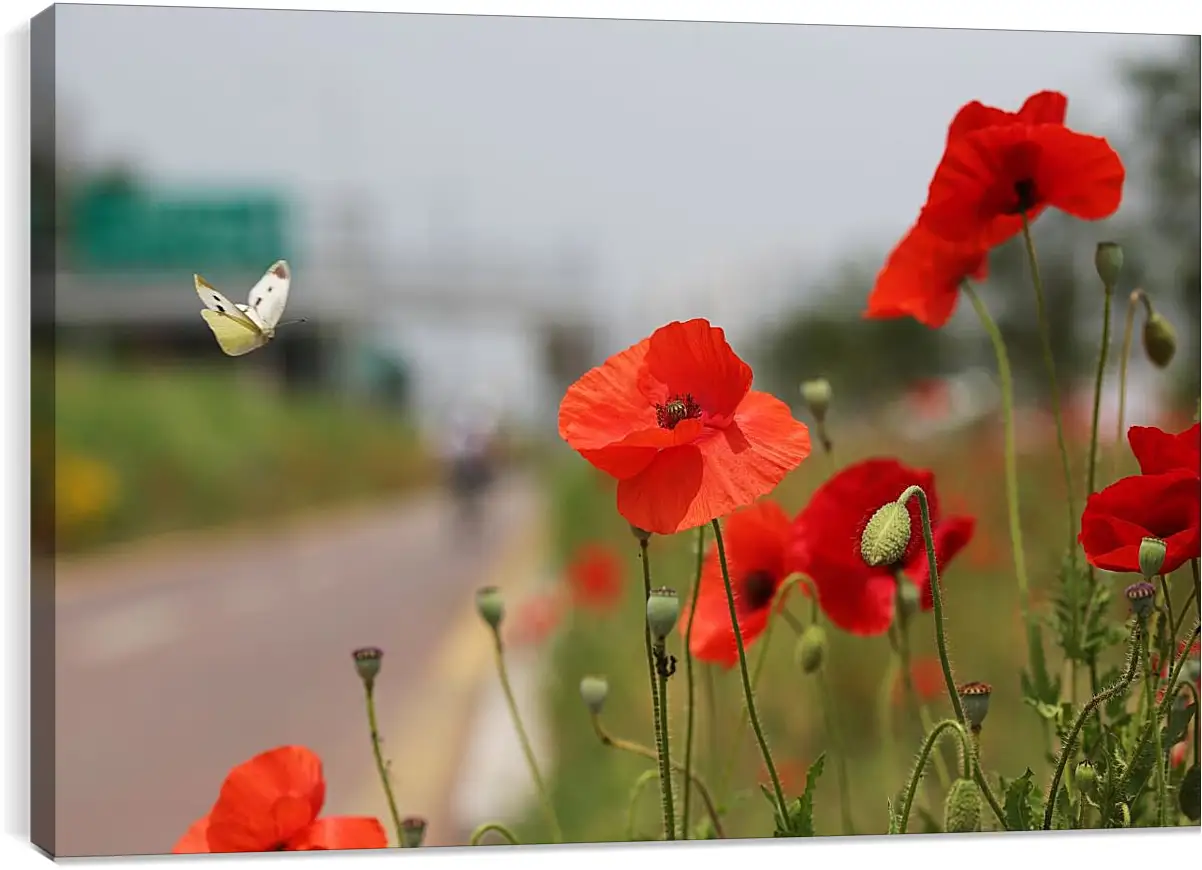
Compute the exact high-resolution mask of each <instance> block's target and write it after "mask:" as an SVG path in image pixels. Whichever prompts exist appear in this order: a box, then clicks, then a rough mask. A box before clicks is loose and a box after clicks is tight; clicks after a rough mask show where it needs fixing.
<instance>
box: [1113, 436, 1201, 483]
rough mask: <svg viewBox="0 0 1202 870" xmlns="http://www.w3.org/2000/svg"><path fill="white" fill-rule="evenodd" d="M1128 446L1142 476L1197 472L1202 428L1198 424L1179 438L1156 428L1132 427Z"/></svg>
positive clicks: (1128, 437)
mask: <svg viewBox="0 0 1202 870" xmlns="http://www.w3.org/2000/svg"><path fill="white" fill-rule="evenodd" d="M1127 443H1128V444H1130V445H1131V452H1132V453H1133V454H1135V459H1136V461H1137V462H1138V463H1139V470H1140V473H1141V474H1162V473H1164V472H1166V471H1172V470H1173V469H1176V468H1184V469H1188V470H1190V471H1194V472H1197V471H1198V470H1199V464H1200V461H1202V460H1200V458H1199V457H1200V456H1202V429H1200V428H1199V424H1197V423H1195V424H1194V425H1193V426H1190V427H1189V428H1188V429H1186V430H1185V431H1184V432H1180V433H1178V434H1176V435H1171V434H1169V433H1168V432H1165V431H1163V430H1162V429H1158V428H1156V427H1155V426H1132V427H1131V428H1130V429H1128V430H1127Z"/></svg>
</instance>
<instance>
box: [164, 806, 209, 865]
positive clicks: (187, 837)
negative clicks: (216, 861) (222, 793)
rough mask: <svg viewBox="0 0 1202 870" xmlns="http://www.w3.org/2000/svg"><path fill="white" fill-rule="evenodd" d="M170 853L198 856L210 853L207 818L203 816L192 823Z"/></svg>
mask: <svg viewBox="0 0 1202 870" xmlns="http://www.w3.org/2000/svg"><path fill="white" fill-rule="evenodd" d="M171 851H172V853H173V854H176V855H198V854H207V853H209V852H211V851H212V850H211V849H210V848H209V817H208V816H207V815H205V816H202V817H201V818H199V819H197V820H196V821H195V822H193V823H192V825H191V827H189V828H188V830H187V832H186V833H185V834H184V835H183V836H182V837H180V838H179V842H178V843H176V844H175V848H173V849H172V850H171Z"/></svg>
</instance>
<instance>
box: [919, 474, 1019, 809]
mask: <svg viewBox="0 0 1202 870" xmlns="http://www.w3.org/2000/svg"><path fill="white" fill-rule="evenodd" d="M911 498H917V499H918V510H919V515H920V517H921V520H922V541H923V544H924V545H925V546H926V551H927V570H928V572H929V574H930V582H931V599H932V602H933V604H934V611H935V644H936V646H937V647H938V648H939V664H940V665H941V666H942V667H943V681H944V684H945V685H946V686H947V693H948V697H949V698H951V702H952V710H954V711H955V713H956V721H957V722H959V723H960V724H961V726H963V727H965V728H967V727H968V717H966V716H965V715H964V706H963V705H962V704H961V703H960V693H959V692H958V691H956V681H955V679H954V678H953V677H952V663H951V659H950V658H949V656H948V652H947V636H946V630H945V627H944V621H943V589H942V587H941V586H940V585H939V563H938V561H937V560H936V558H935V536H934V534H933V533H932V531H931V509H930V506H929V505H928V504H927V494H926V493H925V492H924V491H923V489H922V487H921V486H917V485H915V486H910V487H908V488H907V489H906V491H905V492H903V493H902V494H901V495H900V496H899V497H898V499H897V503H898V504H899V505H901V506H902V507H905V506H906V503H907V502H908V501H909V500H910V499H911ZM970 745H971V741H970ZM971 760H972V769H973V777H974V779H975V780H976V783H977V786H978V787H980V789H981V793H982V794H983V795H984V796H985V801H986V802H987V803H988V804H989V808H990V809H991V810H993V814H994V815H995V816H997V820H998V822H999V823H1000V824H1001V826H1002V830H1004V831H1005V830H1009V827H1008V826H1007V825H1006V814H1005V813H1004V812H1003V810H1002V807H1001V804H999V803H998V800H997V797H996V796H995V795H994V793H993V788H992V787H991V786H990V785H989V780H987V779H986V778H985V775H984V774H983V773H981V767H980V765H979V764H977V763H976V748H975V747H973V748H972V750H971Z"/></svg>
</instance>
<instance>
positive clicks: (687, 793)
mask: <svg viewBox="0 0 1202 870" xmlns="http://www.w3.org/2000/svg"><path fill="white" fill-rule="evenodd" d="M704 564H705V526H698V527H697V569H696V572H695V574H694V577H693V599H692V602H691V604H690V605H689V623H688V626H687V627H686V628H685V638H684V663H685V672H686V678H687V680H688V684H689V685H688V693H689V695H688V712H687V713H686V714H685V717H686V718H685V731H684V769H685V780H684V801H683V802H684V805H683V807H682V808H681V817H682V819H683V821H682V823H681V832H680V833H681V839H682V840H687V839H689V831H690V830H691V824H692V820H691V819H690V812H689V810H690V807H689V803H690V798H691V797H692V792H693V720H694V713H695V710H694V706H695V705H694V696H693V685H694V684H693V620H694V619H695V618H696V616H697V594H698V593H699V592H700V591H701V568H702V566H703V565H704Z"/></svg>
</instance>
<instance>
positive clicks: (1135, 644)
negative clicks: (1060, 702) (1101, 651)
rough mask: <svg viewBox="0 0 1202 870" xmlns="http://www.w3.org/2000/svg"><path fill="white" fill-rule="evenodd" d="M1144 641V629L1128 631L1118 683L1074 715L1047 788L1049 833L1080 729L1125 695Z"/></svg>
mask: <svg viewBox="0 0 1202 870" xmlns="http://www.w3.org/2000/svg"><path fill="white" fill-rule="evenodd" d="M1142 639H1143V625H1142V624H1141V623H1140V622H1136V623H1135V626H1134V628H1132V630H1131V643H1130V645H1129V649H1128V652H1127V670H1126V672H1125V673H1124V674H1123V676H1122V677H1120V678H1119V681H1118V682H1117V683H1115V684H1114V685H1113V686H1110V687H1109V688H1106V689H1103V690H1102V691H1100V692H1098V694H1096V695H1094V696H1093V697H1092V698H1090V699H1089V701H1088V702H1086V704H1085V706H1084V707H1082V708H1081V712H1080V713H1079V714H1077V720H1076V721H1075V722H1074V723H1073V727H1072V729H1071V730H1070V731H1069V733H1068V735H1067V736H1066V737H1065V738H1064V745H1063V746H1061V747H1060V757H1059V758H1058V759H1057V760H1056V772H1055V773H1054V774H1053V775H1052V783H1051V785H1049V786H1048V797H1047V805H1046V807H1045V808H1044V811H1043V829H1044V830H1045V831H1050V830H1051V829H1052V815H1053V813H1054V812H1055V811H1056V799H1057V798H1058V797H1059V796H1060V780H1061V779H1062V778H1063V777H1064V769H1065V767H1067V766H1068V760H1069V758H1071V757H1072V756H1073V754H1074V753H1075V752H1076V748H1077V737H1078V736H1079V735H1080V734H1081V729H1082V728H1084V727H1085V722H1086V720H1087V719H1088V718H1089V717H1090V715H1092V714H1093V712H1094V710H1096V709H1098V707H1100V706H1102V705H1103V704H1105V703H1106V702H1107V701H1109V700H1110V699H1111V698H1113V697H1114V696H1115V695H1118V694H1120V693H1121V692H1125V691H1127V689H1128V688H1130V686H1131V681H1132V680H1134V679H1135V671H1136V668H1137V667H1138V665H1139V650H1140V647H1141V645H1142Z"/></svg>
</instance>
